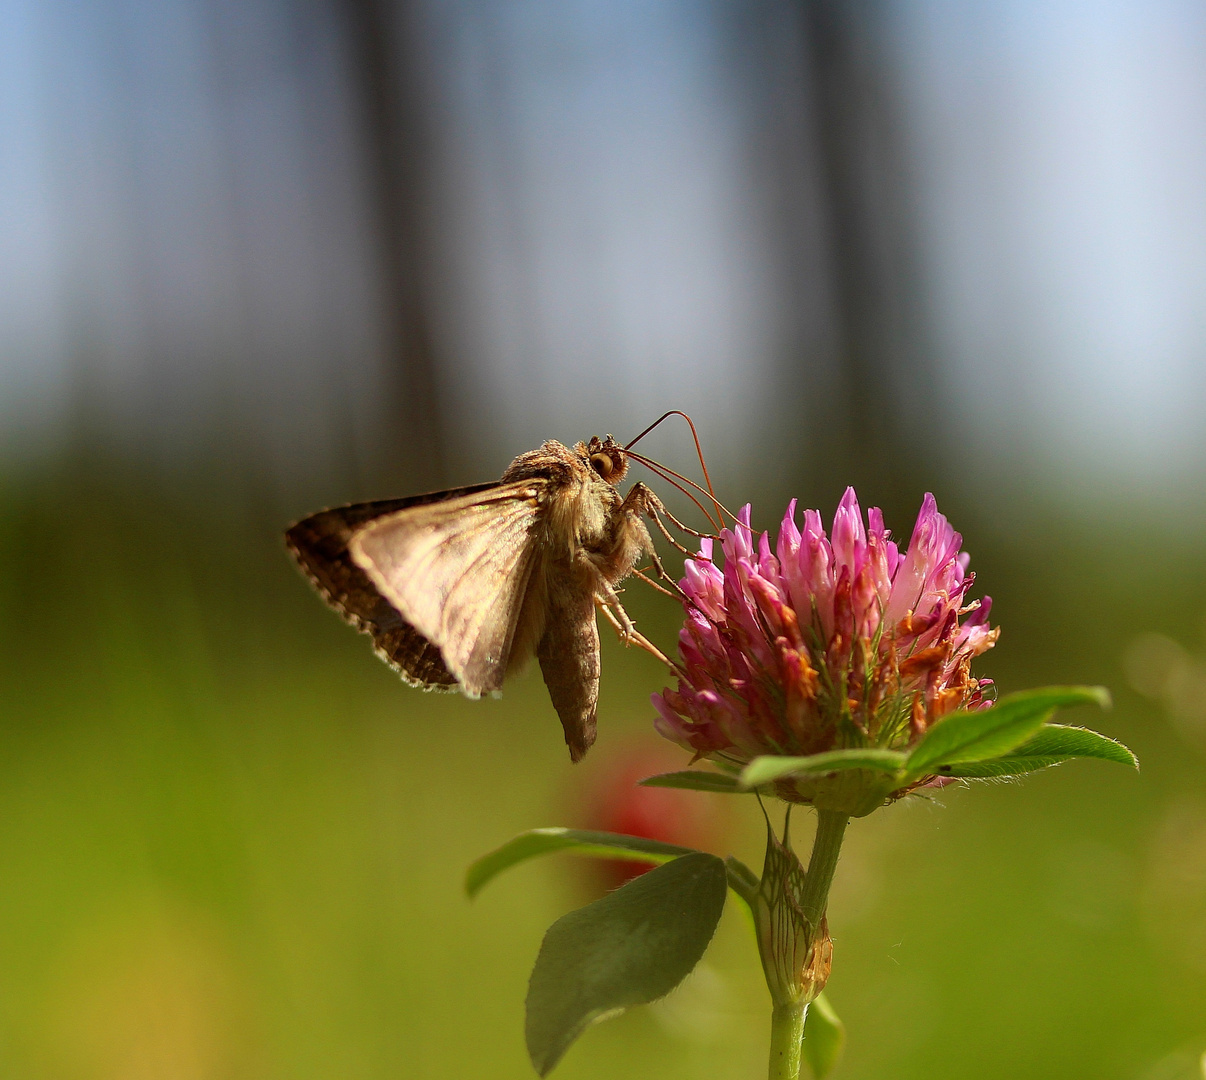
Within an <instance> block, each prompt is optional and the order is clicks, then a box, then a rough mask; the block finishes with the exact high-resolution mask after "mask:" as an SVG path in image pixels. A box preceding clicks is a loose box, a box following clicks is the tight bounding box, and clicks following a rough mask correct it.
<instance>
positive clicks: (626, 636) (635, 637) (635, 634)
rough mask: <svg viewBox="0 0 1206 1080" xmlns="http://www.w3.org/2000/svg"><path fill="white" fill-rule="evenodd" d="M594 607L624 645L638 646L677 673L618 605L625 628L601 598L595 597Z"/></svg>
mask: <svg viewBox="0 0 1206 1080" xmlns="http://www.w3.org/2000/svg"><path fill="white" fill-rule="evenodd" d="M595 606H596V607H597V608H598V609H599V610H600V611H601V612H603V614H604V615H605V616H606V617H607V621H608V622H609V623H611V625H612V626H613V627H614V628H615V631H616V634H617V635H618V636H619V638H620V640H621V641H622V642H623V643H624V644H625V645H638V646H640V648H642V649H644V650H645V651H646V652H647V653H649V655H650V656H652V657H654V658H655V659H657V660H660V661H661V662H662V663H663V664H665V665H666V667H668V668H669V669H670V670H671V671H677V669H676V668H675V666H674V664H673V663H672V662H671V660H670V658H669V657H668V656H667V655H666V654H665V653H664V652H662V650H661V649H659V648H658V647H657V646H656V645H654V644H653V642H652V641H650V640H649V639H648V638H647V637H645V635H644V634H642V633H641V632H640V631H639V630H637V628H636V627H635V626H634V625H633V624H632V620H631V619H629V618H628V613H627V612H626V611H624V609H623V607H621V606H620V605H619V603H617V604H616V607H617V608H619V610H620V612H621V614H623V616H624V618H625V619H626V620H627V623H628V625H627V626H625V625H624V623H622V622H621V621H620V620H619V619H618V618H617V617H616V616H615V614H614V613H613V612H612V610H611V605H610V604H609V603H608V602H607V601H606V600H604V598H603V597H601V596H596V597H595Z"/></svg>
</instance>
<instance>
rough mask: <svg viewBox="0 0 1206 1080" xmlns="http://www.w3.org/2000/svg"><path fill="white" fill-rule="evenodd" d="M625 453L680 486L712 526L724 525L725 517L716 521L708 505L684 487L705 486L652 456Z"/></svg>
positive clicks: (664, 478)
mask: <svg viewBox="0 0 1206 1080" xmlns="http://www.w3.org/2000/svg"><path fill="white" fill-rule="evenodd" d="M624 453H626V454H627V455H628V456H629V457H630V458H632V459H633V461H638V462H640V463H641V464H642V465H644V466H645V468H647V469H649V470H650V471H651V472H652V473H653V474H654V475H655V476H657V477H660V478H661V479H662V480H665V481H666V483H667V484H669V485H670V486H671V487H675V488H678V490H679V491H681V492H682V493H683V494H684V495H686V496H687V498H688V499H690V500H691V501H692V502H693V503H694V504H695V505H696V506H698V507H699V511H700V513H702V514H703V516H704V517H706V518H707V519H708V524H709V525H711V526H712V528H714V529H720V528H723V527H724V519H723V518H721V520H720V523H719V524H718V523H717V522H716V521H715V519H714V518H713V517H712V515H711V514H710V513H708V509H707V507H706V506H704V504H703V503H701V502H700V501H699V500H698V499H697V498H696V497H695V496H694V495H693V494H692V493H691V492H690V491H688V490H687V488H685V487H683V484H689V485H690V486H691V487H693V488H698V489H699V490H700V491H703V488H700V487H699V485H698V484H696V483H693V482H692V481H690V480H688V479H687V478H686V477H685V476H679V474H678V473H676V472H675V471H674V470H673V469H669V468H667V467H666V466H665V465H660V464H658V463H657V462H656V461H654V460H653V459H652V458H647V457H644V456H643V455H641V454H638V453H636V452H635V451H633V450H627V449H626V450H625V451H624ZM675 477H678V479H677V480H676V479H674V478H675ZM679 480H681V481H682V483H679ZM704 494H707V492H704Z"/></svg>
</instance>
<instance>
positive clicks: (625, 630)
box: [595, 579, 636, 645]
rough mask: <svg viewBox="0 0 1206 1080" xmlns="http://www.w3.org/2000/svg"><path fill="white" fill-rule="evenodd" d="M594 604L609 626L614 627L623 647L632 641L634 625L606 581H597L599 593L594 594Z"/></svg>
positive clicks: (613, 589)
mask: <svg viewBox="0 0 1206 1080" xmlns="http://www.w3.org/2000/svg"><path fill="white" fill-rule="evenodd" d="M600 594H601V595H600ZM595 603H596V604H597V605H598V606H599V608H600V610H602V611H603V613H604V614H605V615H606V616H607V619H608V621H609V622H610V623H611V625H612V626H614V627H616V630H617V632H618V633H619V635H620V640H621V641H622V642H624V644H625V645H627V644H628V643H629V642H630V641H632V640H634V635H635V634H636V623H634V622H633V621H632V619H631V618H630V617H629V614H628V612H627V611H625V610H624V605H623V604H621V603H620V595H619V593H618V592H617V591H616V588H615V586H614V585H612V584H611V582H609V581H607V580H606V579H601V580H600V581H599V592H598V593H596V594H595Z"/></svg>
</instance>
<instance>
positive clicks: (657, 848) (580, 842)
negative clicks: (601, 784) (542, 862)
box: [465, 828, 694, 898]
mask: <svg viewBox="0 0 1206 1080" xmlns="http://www.w3.org/2000/svg"><path fill="white" fill-rule="evenodd" d="M554 851H572V852H574V853H575V854H577V855H593V856H595V857H597V858H604V859H638V860H640V859H643V860H644V861H646V862H651V863H664V862H669V861H670V860H671V859H677V858H678V857H679V856H680V855H689V854H691V853H692V852H693V851H694V849H693V848H685V847H679V846H678V845H677V844H664V843H662V841H660V840H646V839H645V838H644V837H643V836H625V835H623V834H622V833H610V832H594V831H593V830H589V829H560V828H555V829H532V830H531V831H530V832H525V833H520V834H519V835H518V836H517V837H515V839H514V840H508V841H507V843H505V844H503V846H502V847H500V848H495V850H494V851H491V852H489V853H488V854H486V855H483V856H482V857H481V858H480V859H478V860H477V861H476V862H474V863H473V864H472V865H471V866H470V867H469V870H468V872H467V873H466V874H465V892H467V893H468V894H469V897H470V898H473V897H474V896H476V895H477V894H478V893H479V892H481V890H482V889H483V888H484V887H485V886H486V885H487V884H488V883H489V882H490V881H492V880H493V879H494V878H495V877H497V876H498V875H499V874H501V873H502V872H503V871H504V870H508V869H510V868H511V867H512V866H514V865H515V864H516V863H521V862H524V861H526V860H527V859H534V858H535V857H536V856H537V855H550V854H552V853H553V852H554Z"/></svg>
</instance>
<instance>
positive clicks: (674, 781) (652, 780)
mask: <svg viewBox="0 0 1206 1080" xmlns="http://www.w3.org/2000/svg"><path fill="white" fill-rule="evenodd" d="M640 786H641V787H669V788H688V789H690V790H691V791H719V792H724V793H727V794H735V795H744V794H746V790H745V788H743V787H738V785H737V780H736V778H735V777H732V776H729V774H728V773H718V772H705V771H703V770H702V769H686V770H684V771H683V772H668V773H659V774H658V775H657V776H647V777H645V779H644V780H642V781H641V783H640Z"/></svg>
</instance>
